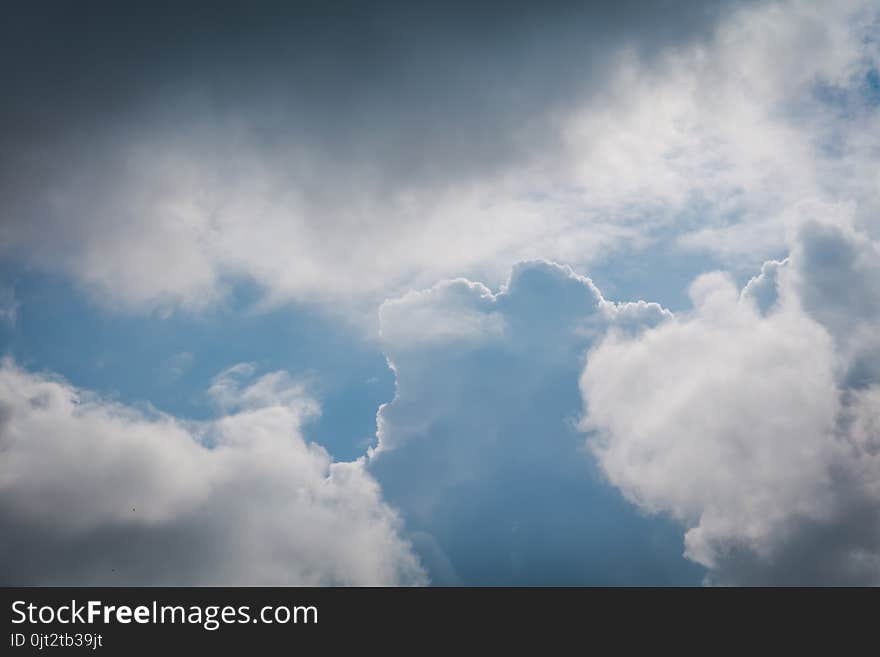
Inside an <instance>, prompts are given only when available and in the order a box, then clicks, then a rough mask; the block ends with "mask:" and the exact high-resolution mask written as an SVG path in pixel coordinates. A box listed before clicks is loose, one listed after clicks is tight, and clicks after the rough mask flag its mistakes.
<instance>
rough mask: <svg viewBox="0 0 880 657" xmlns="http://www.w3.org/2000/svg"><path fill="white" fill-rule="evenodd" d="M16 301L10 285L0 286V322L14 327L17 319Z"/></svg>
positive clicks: (13, 290)
mask: <svg viewBox="0 0 880 657" xmlns="http://www.w3.org/2000/svg"><path fill="white" fill-rule="evenodd" d="M18 305H19V304H18V299H17V298H16V297H15V288H14V287H13V286H12V285H0V322H5V323H6V324H9V325H15V322H16V320H17V319H18Z"/></svg>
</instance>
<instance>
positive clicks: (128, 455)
mask: <svg viewBox="0 0 880 657" xmlns="http://www.w3.org/2000/svg"><path fill="white" fill-rule="evenodd" d="M237 373H239V374H241V368H239V370H237ZM230 376H231V374H230V373H225V374H224V375H223V376H221V378H220V380H219V381H228V379H229V377H230ZM289 383H290V382H289V380H288V379H287V378H286V376H285V375H283V374H282V373H274V374H267V375H265V376H264V377H261V378H257V379H256V380H255V381H252V382H251V383H249V384H247V385H244V384H241V382H240V381H239V384H240V385H239V387H234V386H231V385H226V386H225V387H224V388H223V394H222V399H223V400H224V402H226V403H228V404H231V401H232V398H233V397H234V396H236V399H237V401H236V403H235V404H234V408H235V410H234V411H231V412H228V413H226V414H224V415H222V416H221V417H219V418H218V419H216V420H214V421H211V422H207V423H200V424H194V423H187V422H183V421H180V420H178V419H175V418H174V417H170V416H168V415H164V414H161V413H157V412H155V411H149V412H148V411H139V410H136V409H133V408H131V407H126V406H122V405H118V404H114V403H111V402H108V401H105V400H103V399H100V398H98V397H96V396H94V395H92V394H89V393H88V392H87V391H84V390H78V389H76V388H73V387H72V386H70V385H69V384H67V383H66V382H64V381H63V380H61V379H58V378H56V377H53V376H50V375H45V374H34V373H30V372H27V371H24V370H22V369H20V368H19V367H18V366H16V365H15V364H14V363H12V362H11V361H8V360H7V361H5V362H4V363H3V365H2V367H0V444H2V451H3V459H2V463H0V492H2V494H0V527H2V533H3V536H4V542H3V547H2V548H0V553H2V563H3V565H2V567H0V580H2V581H3V582H4V583H5V584H18V585H47V584H53V585H62V584H68V585H83V584H87V585H137V584H141V585H144V584H147V585H157V584H168V585H184V584H191V585H221V584H227V585H293V584H298V585H326V584H360V585H374V584H386V585H387V584H421V583H424V582H425V581H426V579H425V576H424V573H423V571H422V569H421V566H420V565H419V562H418V561H417V559H416V558H415V557H414V556H413V554H412V552H411V551H410V547H409V544H408V543H407V542H406V541H405V540H403V539H402V538H401V537H400V534H399V530H400V521H399V520H398V518H397V516H396V514H395V513H394V512H393V511H392V510H391V509H390V508H389V507H388V506H386V505H385V503H384V502H383V501H382V496H381V492H380V490H379V487H378V484H377V483H376V482H375V481H374V480H373V478H372V477H371V476H370V475H369V474H368V473H367V472H365V470H364V467H363V465H362V463H360V462H352V463H337V462H333V461H332V459H331V458H330V456H329V455H328V454H327V452H326V451H325V450H324V449H323V448H321V447H320V446H318V445H315V444H313V443H309V442H307V441H306V440H305V439H304V437H303V435H302V425H303V423H304V422H306V421H308V419H309V417H310V416H312V415H313V414H314V413H316V412H317V405H316V404H315V402H314V401H312V400H311V399H309V398H308V397H306V396H305V392H304V390H303V389H302V388H300V387H298V386H296V385H288V384H289ZM217 385H218V384H217V383H215V387H216V386H217Z"/></svg>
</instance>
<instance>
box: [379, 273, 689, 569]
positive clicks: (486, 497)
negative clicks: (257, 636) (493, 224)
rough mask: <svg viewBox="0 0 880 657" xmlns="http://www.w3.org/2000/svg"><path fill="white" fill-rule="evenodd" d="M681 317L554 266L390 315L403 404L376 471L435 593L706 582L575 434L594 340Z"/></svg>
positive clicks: (449, 292)
mask: <svg viewBox="0 0 880 657" xmlns="http://www.w3.org/2000/svg"><path fill="white" fill-rule="evenodd" d="M667 317H668V312H666V311H665V310H663V309H662V308H661V307H660V306H658V305H657V304H648V303H644V302H639V303H626V304H617V303H613V302H611V301H608V300H606V299H604V298H603V297H602V295H601V294H600V293H599V291H598V289H597V288H596V287H595V286H594V285H593V284H592V282H591V281H590V280H589V279H587V278H584V277H582V276H578V275H577V274H575V273H574V272H573V271H572V270H571V269H570V268H568V267H564V266H560V265H556V264H553V263H549V262H546V261H531V262H523V263H519V264H518V265H517V266H516V267H514V269H513V271H512V272H511V274H510V276H509V278H508V281H507V282H506V284H505V285H503V286H502V287H501V289H500V290H498V291H496V292H493V291H490V290H489V289H488V288H487V287H485V286H484V285H482V284H479V283H474V282H470V281H467V280H460V279H459V280H453V281H443V282H440V283H438V284H436V285H435V286H433V287H432V288H430V289H428V290H425V291H422V292H419V293H410V294H406V295H404V296H402V297H400V298H398V299H394V300H391V301H388V302H386V303H385V304H384V305H383V306H382V308H381V310H380V320H381V332H380V333H381V337H382V347H383V350H384V352H385V353H386V355H387V357H388V359H389V363H390V364H391V366H392V368H393V369H394V372H395V376H396V385H397V389H396V394H395V397H394V400H393V401H392V402H391V403H389V404H386V405H383V406H382V407H381V408H380V410H379V414H378V418H377V421H378V444H377V445H376V447H375V449H374V450H372V451H371V454H370V458H369V461H368V467H369V471H370V472H371V473H372V474H373V475H374V476H375V477H376V479H377V481H379V483H380V484H381V485H382V489H383V492H384V494H385V496H386V498H387V499H388V500H389V503H391V504H393V505H395V506H396V507H398V508H399V509H400V511H401V513H402V515H403V517H404V518H405V520H406V524H407V530H408V532H409V533H410V535H412V536H413V544H414V545H415V548H416V550H417V551H418V553H419V555H420V557H421V559H422V561H423V563H425V566H426V568H427V569H428V571H429V573H430V575H431V579H432V581H433V582H434V583H438V584H456V583H465V584H496V585H498V584H502V585H507V584H521V585H522V584H560V585H572V584H638V583H641V584H645V583H653V584H657V583H680V582H681V581H682V579H684V581H690V582H695V581H699V580H698V576H697V574H696V573H697V570H698V569H696V568H689V567H688V564H687V563H686V562H684V560H683V559H682V558H681V556H680V548H679V544H678V539H677V537H676V535H675V532H674V530H673V529H672V527H671V526H670V525H669V524H667V523H664V522H663V521H656V520H648V519H645V518H643V517H641V516H640V514H639V513H638V512H636V511H635V510H634V509H633V508H630V507H628V506H627V505H626V504H625V502H624V501H623V500H622V499H621V498H620V497H619V495H618V494H617V493H616V491H614V490H613V489H612V488H611V487H609V486H607V485H606V484H604V483H603V482H602V481H601V479H600V478H599V477H598V476H597V473H596V471H595V468H594V466H593V464H592V460H591V457H590V455H589V454H588V453H587V452H586V450H584V449H583V446H582V438H581V436H580V435H579V432H578V431H577V428H576V420H577V417H578V415H579V411H580V398H579V395H578V389H577V379H578V373H579V371H580V368H581V367H582V364H583V354H584V353H585V351H586V349H587V348H588V346H589V345H590V344H591V343H592V341H593V340H594V339H595V338H596V337H597V336H601V335H602V334H603V333H604V332H605V331H606V330H607V329H608V327H609V326H616V327H618V329H619V330H621V331H624V332H626V333H635V332H637V331H639V330H641V329H642V328H643V327H644V326H651V325H654V324H656V323H658V322H662V321H665V320H666V318H667Z"/></svg>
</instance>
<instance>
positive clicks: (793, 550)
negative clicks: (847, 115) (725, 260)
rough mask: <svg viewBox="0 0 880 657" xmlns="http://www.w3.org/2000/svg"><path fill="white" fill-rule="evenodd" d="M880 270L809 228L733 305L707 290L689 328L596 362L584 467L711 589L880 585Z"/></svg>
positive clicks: (730, 289)
mask: <svg viewBox="0 0 880 657" xmlns="http://www.w3.org/2000/svg"><path fill="white" fill-rule="evenodd" d="M878 262H880V258H878V252H877V250H876V245H875V244H873V243H872V242H871V241H870V239H869V238H867V237H866V236H865V235H864V234H863V233H860V232H858V231H854V230H852V229H851V228H850V229H847V228H845V227H844V226H843V225H840V224H839V223H837V224H836V223H835V222H831V223H824V224H820V223H816V222H809V223H806V224H804V226H803V228H802V229H801V230H800V232H799V234H798V238H797V242H796V245H795V248H794V249H793V251H792V255H791V256H790V258H789V259H787V260H786V261H784V262H771V263H767V264H766V265H765V267H764V268H763V269H762V272H761V275H760V276H758V277H756V278H755V279H753V280H752V281H750V282H749V284H748V285H747V286H746V287H745V289H744V290H743V292H742V293H740V292H739V290H737V288H736V285H735V284H734V283H733V281H732V280H731V279H730V278H729V277H728V276H727V275H724V274H719V273H714V274H707V275H705V276H702V277H700V278H699V279H697V280H696V281H695V282H694V284H693V286H692V287H691V296H692V299H693V303H694V308H693V310H692V311H691V312H689V313H683V314H681V315H679V316H677V317H675V318H674V319H672V320H670V321H668V322H665V323H663V324H661V325H659V326H657V327H655V328H652V329H649V330H646V331H645V332H643V333H642V334H640V335H638V336H635V337H633V336H622V335H620V334H617V333H615V332H612V333H611V334H609V336H608V337H606V338H605V339H604V340H603V341H602V342H601V343H600V344H599V345H598V346H596V347H595V348H594V349H593V351H592V352H591V353H590V355H589V358H588V362H587V366H586V368H585V369H584V372H583V375H582V378H581V390H582V393H583V396H584V402H585V407H586V411H587V415H586V418H585V421H584V423H583V425H582V426H583V428H585V429H588V430H591V431H595V432H596V435H595V436H593V437H592V438H591V439H590V444H591V447H592V449H593V452H594V453H595V455H596V457H597V459H598V461H599V463H600V464H601V467H602V469H603V471H604V472H605V474H606V475H607V477H608V479H609V480H610V481H611V482H612V483H614V484H615V485H616V486H618V487H619V488H620V490H621V491H622V492H623V494H624V495H625V496H626V497H627V499H629V500H631V501H632V502H634V503H635V504H637V505H638V506H639V507H641V508H643V509H645V510H646V511H649V512H651V513H664V514H669V515H671V516H672V517H674V518H675V519H677V520H678V521H679V522H680V523H682V524H683V525H684V526H685V527H686V528H687V531H686V533H685V539H684V541H685V553H686V555H687V556H688V557H689V558H691V559H693V560H694V561H696V562H698V563H700V564H702V565H704V566H706V567H707V568H709V569H710V570H711V576H710V578H709V580H710V581H713V582H720V583H751V584H755V583H759V584H768V583H777V584H779V583H782V584H804V583H822V584H825V583H837V584H868V583H877V582H880V568H878V566H880V531H878V528H880V524H878V512H880V498H878V496H877V493H878V488H877V483H876V482H877V481H878V478H877V477H878V475H880V471H878V469H877V468H878V464H880V462H878V460H877V453H878V452H877V441H878V439H880V434H878V433H877V407H876V403H877V398H878V394H880V376H878V373H880V371H878V369H877V364H878V359H877V357H878V352H877V351H876V338H875V337H874V336H876V334H877V314H876V312H875V305H876V304H875V302H876V294H875V292H876V290H874V288H875V287H876V285H875V284H874V281H875V279H876V273H877V269H876V268H877V267H878ZM770 287H773V288H775V289H774V292H773V294H769V293H768V288H770ZM854 370H857V371H858V373H859V376H853V371H854Z"/></svg>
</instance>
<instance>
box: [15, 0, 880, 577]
mask: <svg viewBox="0 0 880 657" xmlns="http://www.w3.org/2000/svg"><path fill="white" fill-rule="evenodd" d="M878 26H880V15H878V13H877V8H876V7H875V6H873V3H870V2H865V1H862V0H846V1H845V2H840V3H833V6H832V5H831V4H830V3H826V4H823V5H817V4H816V3H810V2H806V1H800V0H778V1H776V2H757V1H756V2H753V1H746V0H741V1H740V0H730V1H714V0H713V1H705V2H696V1H694V2H690V1H685V0H681V1H676V2H672V3H669V4H668V5H663V6H662V7H661V6H660V5H650V4H649V5H645V4H644V3H639V2H595V3H586V4H585V3H567V2H561V3H551V4H550V5H547V6H537V5H534V4H532V3H523V4H522V6H513V5H511V4H510V3H492V2H489V3H485V4H480V5H479V6H478V7H472V6H468V7H465V6H464V5H459V4H456V3H433V2H426V3H400V2H395V1H388V2H384V1H383V2H378V3H374V4H372V5H370V6H368V7H367V6H363V5H360V4H357V3H341V4H339V5H314V4H309V3H303V4H295V3H294V4H290V3H281V4H277V3H256V4H255V5H253V6H250V5H249V6H248V7H247V8H244V7H240V6H236V5H235V4H233V3H229V4H225V3H220V4H218V3H200V2H193V3H186V6H185V7H184V6H181V7H178V8H147V7H144V8H141V9H138V10H136V11H132V12H128V11H120V9H119V8H118V7H116V6H114V5H113V3H102V2H89V3H85V4H83V5H81V6H79V5H78V7H77V8H76V9H71V8H67V7H65V6H64V5H61V4H59V5H57V6H52V7H34V8H21V9H20V10H17V12H16V15H15V20H14V21H10V22H9V24H8V25H5V26H4V27H3V28H0V44H2V45H0V62H2V63H0V76H2V78H0V80H2V83H3V85H4V87H5V97H6V98H7V102H5V103H4V104H3V108H2V110H0V146H2V148H0V221H2V223H0V355H2V356H3V357H4V360H3V362H2V364H0V445H2V448H3V449H2V450H0V453H2V455H3V457H2V459H0V491H2V494H0V532H2V533H3V534H4V535H5V536H15V539H14V541H11V542H10V543H9V544H8V545H6V546H4V547H0V563H3V564H4V565H3V566H2V567H0V583H5V584H160V583H167V584H207V585H218V584H265V585H272V584H279V585H280V584H315V585H323V584H340V585H350V584H355V585H370V584H392V585H397V584H415V585H425V584H434V585H449V584H464V585H563V586H564V585H698V584H826V583H834V584H870V583H878V582H880V529H878V528H880V523H878V522H877V518H878V514H880V495H878V493H877V491H878V486H877V482H878V481H880V461H878V459H877V454H878V453H880V433H878V427H880V342H878V339H877V335H880V331H878V330H877V329H878V325H880V223H878V216H880V202H878V191H880V179H878V178H877V174H876V171H877V153H878V152H880V142H878V137H877V136H878V135H880V111H878V108H880V102H878V100H880V95H878V80H880V75H878V71H880V48H878V44H880V40H878V34H880V31H878V30H880V27H878ZM135 509H136V510H137V511H135ZM47 563H51V564H52V566H51V567H49V566H47V565H46V564H47Z"/></svg>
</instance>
